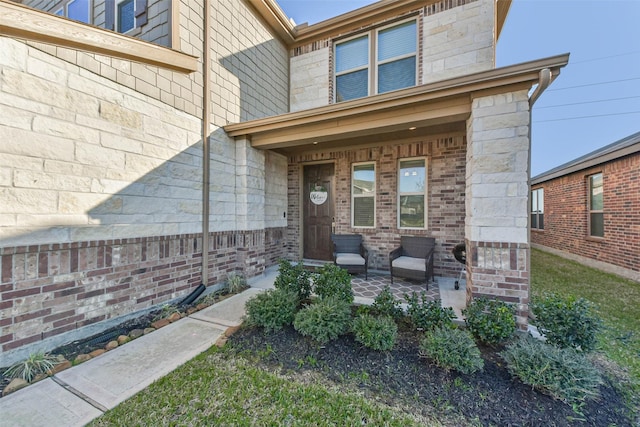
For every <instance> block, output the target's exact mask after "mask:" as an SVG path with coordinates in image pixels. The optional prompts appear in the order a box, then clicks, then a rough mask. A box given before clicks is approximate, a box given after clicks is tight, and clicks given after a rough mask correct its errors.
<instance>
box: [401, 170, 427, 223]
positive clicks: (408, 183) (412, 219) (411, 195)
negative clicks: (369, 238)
mask: <svg viewBox="0 0 640 427" xmlns="http://www.w3.org/2000/svg"><path fill="white" fill-rule="evenodd" d="M398 174H399V176H398V227H399V228H419V229H424V228H426V224H427V196H426V195H427V160H426V159H424V158H420V159H402V160H400V164H399V167H398Z"/></svg>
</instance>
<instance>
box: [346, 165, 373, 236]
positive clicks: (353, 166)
mask: <svg viewBox="0 0 640 427" xmlns="http://www.w3.org/2000/svg"><path fill="white" fill-rule="evenodd" d="M365 165H372V166H373V194H371V195H365V194H355V191H354V190H353V187H354V184H355V171H356V167H357V166H365ZM377 174H378V171H377V168H376V162H359V163H353V164H352V165H351V227H353V228H376V222H377V221H376V220H377V216H378V215H377V207H378V204H377V203H378V201H377V193H378V176H377ZM356 198H373V225H371V226H368V225H356V224H355V211H356V210H355V199H356Z"/></svg>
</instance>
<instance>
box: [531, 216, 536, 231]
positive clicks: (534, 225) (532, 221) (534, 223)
mask: <svg viewBox="0 0 640 427" xmlns="http://www.w3.org/2000/svg"><path fill="white" fill-rule="evenodd" d="M531 228H538V214H536V213H532V214H531Z"/></svg>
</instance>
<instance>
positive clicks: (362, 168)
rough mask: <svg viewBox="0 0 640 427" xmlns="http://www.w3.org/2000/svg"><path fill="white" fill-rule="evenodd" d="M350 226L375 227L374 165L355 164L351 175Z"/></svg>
mask: <svg viewBox="0 0 640 427" xmlns="http://www.w3.org/2000/svg"><path fill="white" fill-rule="evenodd" d="M351 224H352V226H353V227H370V228H371V227H375V226H376V165H375V163H357V164H354V165H353V173H352V175H351Z"/></svg>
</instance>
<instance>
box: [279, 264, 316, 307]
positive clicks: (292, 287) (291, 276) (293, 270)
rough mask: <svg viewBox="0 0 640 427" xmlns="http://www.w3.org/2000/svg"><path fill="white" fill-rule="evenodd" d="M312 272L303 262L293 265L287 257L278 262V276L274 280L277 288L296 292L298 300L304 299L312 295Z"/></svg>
mask: <svg viewBox="0 0 640 427" xmlns="http://www.w3.org/2000/svg"><path fill="white" fill-rule="evenodd" d="M310 277H311V273H309V271H307V270H306V269H305V268H304V265H303V264H302V262H298V263H297V264H296V265H292V264H291V263H290V262H289V261H287V260H286V259H281V260H280V261H279V262H278V276H277V277H276V280H275V281H274V282H273V285H274V286H275V288H276V289H283V290H287V291H290V292H294V293H296V294H297V295H298V300H299V301H303V300H305V299H307V298H309V296H310V295H311V282H310V280H309V279H310Z"/></svg>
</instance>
